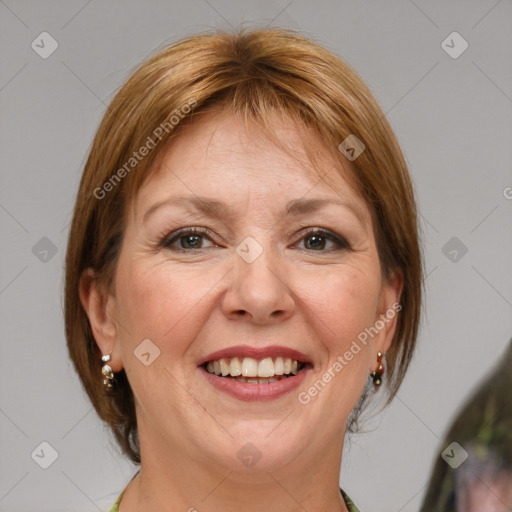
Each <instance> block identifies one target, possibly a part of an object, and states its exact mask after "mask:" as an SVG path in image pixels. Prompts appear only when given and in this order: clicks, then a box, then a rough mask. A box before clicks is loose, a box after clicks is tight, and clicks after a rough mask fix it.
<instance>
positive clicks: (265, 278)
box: [222, 247, 295, 324]
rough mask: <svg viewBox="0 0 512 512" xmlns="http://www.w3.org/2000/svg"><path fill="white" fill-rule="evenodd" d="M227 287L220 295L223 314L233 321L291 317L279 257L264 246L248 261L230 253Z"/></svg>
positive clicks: (290, 298)
mask: <svg viewBox="0 0 512 512" xmlns="http://www.w3.org/2000/svg"><path fill="white" fill-rule="evenodd" d="M233 258H234V265H233V270H232V271H231V272H230V273H229V274H228V275H229V276H230V279H231V281H230V284H229V287H228V290H227V292H226V293H225V295H224V299H223V303H222V309H223V311H224V314H225V315H226V316H227V317H229V318H231V319H235V320H239V319H242V318H244V319H250V321H252V322H253V323H258V324H266V323H277V322H282V321H283V320H285V319H287V318H289V317H290V316H292V315H293V312H294V309H295V301H294V299H293V296H292V292H291V290H290V288H289V285H288V276H287V272H286V271H285V265H284V264H283V262H281V261H280V259H279V258H280V256H279V255H277V254H275V251H272V249H271V248H269V247H266V248H265V249H264V250H263V252H262V253H261V254H260V255H259V256H258V257H257V258H256V259H255V260H254V261H252V262H250V263H249V262H248V261H246V260H245V259H244V258H242V257H241V256H240V255H239V254H238V253H234V256H233Z"/></svg>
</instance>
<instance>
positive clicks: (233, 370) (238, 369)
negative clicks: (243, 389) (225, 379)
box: [229, 357, 242, 377]
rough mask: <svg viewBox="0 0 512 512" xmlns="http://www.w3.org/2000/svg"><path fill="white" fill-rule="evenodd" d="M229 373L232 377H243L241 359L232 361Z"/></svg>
mask: <svg viewBox="0 0 512 512" xmlns="http://www.w3.org/2000/svg"><path fill="white" fill-rule="evenodd" d="M229 373H230V374H231V376H232V377H238V376H239V375H242V364H241V363H240V359H238V357H233V359H231V363H230V364H229Z"/></svg>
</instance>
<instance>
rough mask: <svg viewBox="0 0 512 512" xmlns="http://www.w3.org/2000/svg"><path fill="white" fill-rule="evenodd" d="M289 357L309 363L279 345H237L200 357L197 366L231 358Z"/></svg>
mask: <svg viewBox="0 0 512 512" xmlns="http://www.w3.org/2000/svg"><path fill="white" fill-rule="evenodd" d="M278 356H282V357H289V358H291V359H295V360H297V361H299V362H301V363H311V361H310V359H309V358H308V357H307V356H306V355H305V354H303V353H302V352H300V351H299V350H295V349H293V348H290V347H284V346H280V345H269V346H268V347H251V346H250V345H237V346H235V347H228V348H223V349H222V350H217V351H215V352H212V353H211V354H208V355H207V356H204V357H202V358H201V359H200V360H199V361H198V364H197V366H201V365H203V364H204V363H207V362H208V361H217V360H219V359H222V358H231V357H252V358H253V359H265V358H266V357H278Z"/></svg>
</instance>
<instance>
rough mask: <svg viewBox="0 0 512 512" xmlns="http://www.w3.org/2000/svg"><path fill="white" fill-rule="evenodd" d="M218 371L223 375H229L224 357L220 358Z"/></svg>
mask: <svg viewBox="0 0 512 512" xmlns="http://www.w3.org/2000/svg"><path fill="white" fill-rule="evenodd" d="M220 373H222V376H223V377H225V376H226V375H229V364H228V363H226V360H225V359H221V360H220Z"/></svg>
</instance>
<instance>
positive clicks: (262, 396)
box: [198, 366, 311, 402]
mask: <svg viewBox="0 0 512 512" xmlns="http://www.w3.org/2000/svg"><path fill="white" fill-rule="evenodd" d="M198 369H199V370H200V371H201V372H202V373H203V374H204V375H205V377H206V379H207V380H208V382H210V384H212V386H214V387H215V388H217V389H218V390H219V391H223V392H224V393H227V394H228V395H231V396H232V397H234V398H237V399H238V400H244V401H246V402H263V401H268V400H275V399H276V398H280V397H282V396H284V395H286V394H288V393H290V392H291V391H293V390H294V389H296V388H298V387H299V386H300V385H301V383H302V381H303V380H304V379H305V378H306V374H307V373H308V371H309V370H310V369H311V367H305V368H303V369H302V370H301V371H300V372H299V373H297V375H295V376H293V377H287V378H286V379H282V380H279V381H277V382H270V383H269V384H248V383H247V382H238V381H236V380H234V379H230V378H229V377H219V376H217V375H215V374H213V373H210V372H208V371H206V370H205V369H204V368H203V367H202V366H200V367H199V368H198Z"/></svg>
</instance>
